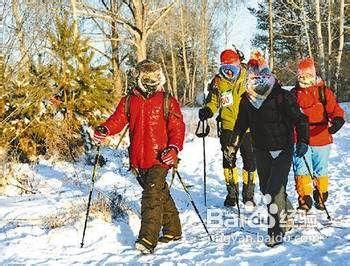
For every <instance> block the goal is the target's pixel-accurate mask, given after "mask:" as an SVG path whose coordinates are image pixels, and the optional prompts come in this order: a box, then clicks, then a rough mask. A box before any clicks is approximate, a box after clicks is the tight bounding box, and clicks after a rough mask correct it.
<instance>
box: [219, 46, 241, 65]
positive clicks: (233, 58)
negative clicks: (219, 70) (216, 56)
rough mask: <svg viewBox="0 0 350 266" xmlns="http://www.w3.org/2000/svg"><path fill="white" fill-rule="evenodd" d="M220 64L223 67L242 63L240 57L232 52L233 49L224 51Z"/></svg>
mask: <svg viewBox="0 0 350 266" xmlns="http://www.w3.org/2000/svg"><path fill="white" fill-rule="evenodd" d="M220 62H221V64H222V65H226V64H227V65H240V64H241V61H240V59H239V55H238V54H237V53H236V52H235V51H233V50H231V49H226V50H224V51H222V53H221V55H220Z"/></svg>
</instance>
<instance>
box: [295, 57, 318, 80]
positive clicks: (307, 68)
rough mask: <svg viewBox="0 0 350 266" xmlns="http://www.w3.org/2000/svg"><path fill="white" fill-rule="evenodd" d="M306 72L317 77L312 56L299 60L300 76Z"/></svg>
mask: <svg viewBox="0 0 350 266" xmlns="http://www.w3.org/2000/svg"><path fill="white" fill-rule="evenodd" d="M305 74H309V75H311V76H313V77H316V69H315V62H314V60H313V59H312V58H309V57H306V58H303V59H301V60H300V61H299V62H298V76H303V75H305Z"/></svg>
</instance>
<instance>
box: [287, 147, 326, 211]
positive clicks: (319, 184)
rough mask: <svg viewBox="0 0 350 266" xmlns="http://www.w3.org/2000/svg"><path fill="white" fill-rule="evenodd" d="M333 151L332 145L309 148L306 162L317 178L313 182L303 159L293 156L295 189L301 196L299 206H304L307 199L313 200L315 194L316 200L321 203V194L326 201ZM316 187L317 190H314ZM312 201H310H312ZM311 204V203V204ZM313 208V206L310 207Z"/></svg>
mask: <svg viewBox="0 0 350 266" xmlns="http://www.w3.org/2000/svg"><path fill="white" fill-rule="evenodd" d="M330 150H331V144H328V145H324V146H309V148H308V151H307V152H306V154H305V160H306V162H307V164H308V166H309V168H310V171H311V174H312V175H313V177H314V178H315V182H313V179H312V176H310V173H309V171H308V169H307V166H306V163H305V161H304V159H303V158H298V157H297V156H295V154H294V155H293V171H294V176H295V187H296V191H297V193H298V196H299V204H303V203H304V201H306V202H307V200H305V199H306V198H307V197H309V198H311V195H312V194H313V196H314V200H315V201H316V202H318V201H319V194H318V192H317V191H319V192H320V193H321V195H324V197H323V200H324V201H326V199H327V196H328V183H329V178H328V170H327V168H328V161H329V154H330ZM314 186H315V187H316V188H317V190H316V189H315V190H314ZM310 200H311V199H309V201H310ZM309 204H311V202H310V203H309ZM309 207H311V206H309Z"/></svg>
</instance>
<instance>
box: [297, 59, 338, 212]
mask: <svg viewBox="0 0 350 266" xmlns="http://www.w3.org/2000/svg"><path fill="white" fill-rule="evenodd" d="M292 92H293V93H294V94H295V96H296V97H297V103H298V105H299V107H300V108H301V110H302V111H303V113H304V114H305V115H306V116H307V117H308V120H309V130H310V140H309V149H308V151H307V153H306V154H305V156H304V157H301V158H300V157H297V156H295V155H294V156H293V170H294V175H295V184H296V190H297V193H298V195H299V197H298V202H299V209H302V210H305V211H308V210H310V208H311V207H312V203H313V201H312V196H313V199H314V205H315V207H316V208H317V209H320V210H323V209H324V204H323V203H324V202H325V201H326V200H327V198H328V185H329V173H328V170H327V166H328V161H329V154H330V149H331V143H332V142H333V137H332V135H333V134H335V133H336V132H337V131H338V130H339V129H340V128H341V127H342V126H343V125H344V123H345V121H344V110H343V109H342V108H341V107H340V106H339V104H338V103H337V100H336V96H335V95H334V93H333V91H332V90H331V89H330V88H329V87H327V86H325V84H324V82H323V80H321V79H320V78H319V77H317V75H316V69H315V64H314V61H313V59H311V58H304V59H302V60H300V61H299V63H298V82H297V85H296V86H295V88H293V90H292ZM307 166H309V168H310V170H311V174H312V175H313V176H310V173H309V170H308V168H307ZM313 178H314V179H315V183H314V182H313ZM314 184H315V185H314Z"/></svg>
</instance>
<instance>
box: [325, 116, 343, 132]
mask: <svg viewBox="0 0 350 266" xmlns="http://www.w3.org/2000/svg"><path fill="white" fill-rule="evenodd" d="M344 123H345V120H344V118H342V117H334V119H333V120H332V122H331V124H332V126H330V127H329V128H328V131H329V133H331V134H334V133H336V132H338V130H339V129H341V127H342V126H343V125H344Z"/></svg>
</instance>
